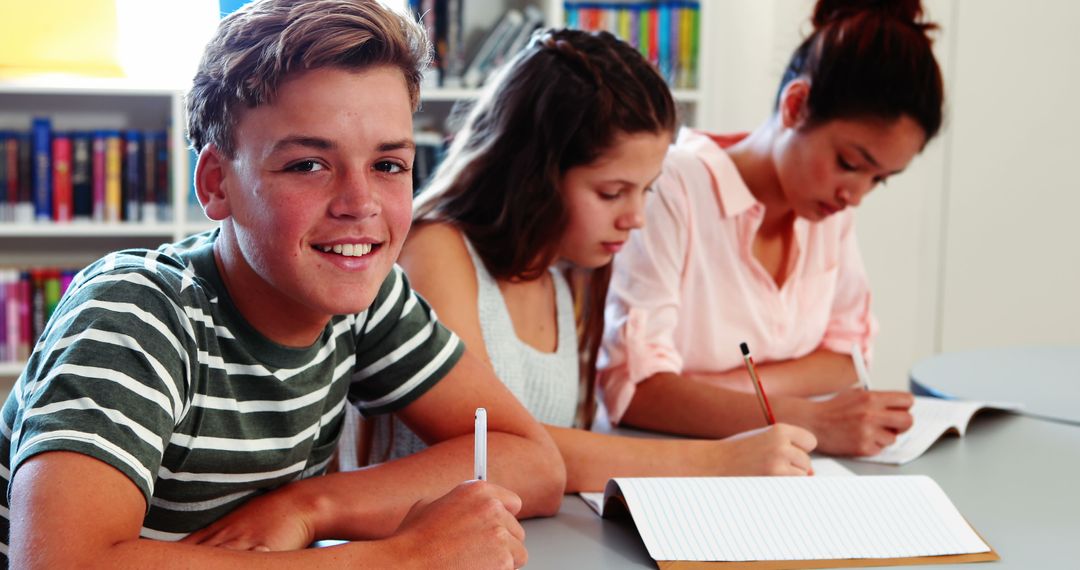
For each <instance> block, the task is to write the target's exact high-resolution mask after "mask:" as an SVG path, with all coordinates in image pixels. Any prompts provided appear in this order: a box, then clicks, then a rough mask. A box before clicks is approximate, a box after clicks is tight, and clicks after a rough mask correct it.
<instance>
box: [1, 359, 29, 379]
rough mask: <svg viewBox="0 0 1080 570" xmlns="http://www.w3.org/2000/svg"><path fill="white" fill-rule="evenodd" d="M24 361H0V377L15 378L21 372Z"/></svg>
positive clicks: (24, 364)
mask: <svg viewBox="0 0 1080 570" xmlns="http://www.w3.org/2000/svg"><path fill="white" fill-rule="evenodd" d="M24 366H26V363H25V362H0V378H15V377H17V376H18V375H19V374H22V370H23V367H24Z"/></svg>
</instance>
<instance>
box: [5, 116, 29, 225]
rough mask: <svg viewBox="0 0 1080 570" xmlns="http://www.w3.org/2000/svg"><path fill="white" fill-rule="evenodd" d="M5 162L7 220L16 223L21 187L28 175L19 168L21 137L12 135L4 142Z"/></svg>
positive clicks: (15, 134) (16, 134)
mask: <svg viewBox="0 0 1080 570" xmlns="http://www.w3.org/2000/svg"><path fill="white" fill-rule="evenodd" d="M4 159H5V160H4V162H5V163H6V164H7V168H6V169H5V170H7V210H8V211H7V215H8V217H7V220H8V221H11V222H13V221H15V219H16V214H15V212H16V211H17V210H18V209H19V186H20V184H21V182H22V180H21V179H22V177H24V176H26V174H27V173H25V172H22V170H21V169H20V168H19V135H18V133H11V134H10V135H9V136H8V138H7V140H5V141H4Z"/></svg>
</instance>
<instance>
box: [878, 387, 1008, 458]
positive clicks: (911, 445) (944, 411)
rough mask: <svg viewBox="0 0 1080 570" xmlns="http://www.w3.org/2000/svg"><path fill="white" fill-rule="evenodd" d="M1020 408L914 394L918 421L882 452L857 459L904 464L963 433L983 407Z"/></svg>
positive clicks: (912, 409)
mask: <svg viewBox="0 0 1080 570" xmlns="http://www.w3.org/2000/svg"><path fill="white" fill-rule="evenodd" d="M1019 409H1020V405H1019V404H1013V403H1006V402H976V401H970V400H943V399H941V398H929V397H925V396H915V404H914V405H912V406H911V415H912V416H913V417H914V419H915V423H914V424H912V426H911V429H909V430H908V431H906V432H904V433H902V434H900V436H899V437H897V438H896V441H895V442H894V443H893V444H892V445H890V446H889V447H886V448H885V449H883V450H881V453H878V454H877V455H872V456H870V457H859V458H857V459H859V460H861V461H871V462H874V463H892V464H896V465H903V464H904V463H907V462H909V461H911V460H913V459H915V458H917V457H919V456H920V455H922V454H923V453H926V450H927V449H930V446H931V445H933V444H934V442H935V441H937V440H938V439H940V438H941V436H943V435H945V434H946V433H949V432H954V433H956V434H958V435H961V436H962V435H964V433H965V432H966V431H967V426H968V423H970V422H971V418H972V417H973V416H974V415H975V414H976V413H977V412H979V411H980V410H1007V411H1018V410H1019Z"/></svg>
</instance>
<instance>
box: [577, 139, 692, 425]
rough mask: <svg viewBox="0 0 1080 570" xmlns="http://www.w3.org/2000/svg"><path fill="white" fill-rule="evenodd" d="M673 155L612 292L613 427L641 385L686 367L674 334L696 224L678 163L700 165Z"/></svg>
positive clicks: (609, 374) (608, 377) (608, 334)
mask: <svg viewBox="0 0 1080 570" xmlns="http://www.w3.org/2000/svg"><path fill="white" fill-rule="evenodd" d="M671 153H672V154H669V157H668V162H667V163H666V166H665V169H664V172H663V173H662V174H661V176H660V178H659V179H658V180H657V182H656V185H655V186H654V188H655V192H654V193H652V194H651V195H650V196H649V198H648V200H647V201H646V205H645V226H644V228H642V229H640V230H637V231H634V232H633V233H632V234H631V236H630V239H629V241H628V242H627V244H626V248H625V249H624V250H623V251H622V252H620V253H619V254H618V255H617V256H616V259H615V264H614V271H613V274H612V281H611V287H610V288H609V291H608V298H607V307H606V309H605V329H604V340H603V345H602V347H601V352H600V358H599V361H598V366H599V370H598V372H599V373H598V381H599V384H600V390H601V393H602V397H603V401H604V405H605V406H606V407H607V412H608V417H609V418H610V419H611V421H612V423H618V422H619V421H620V420H621V419H622V416H623V414H624V413H625V412H626V409H627V408H628V407H629V406H630V401H631V400H632V399H633V397H634V391H635V387H636V385H637V384H638V383H639V382H641V381H643V380H645V379H647V378H649V377H651V376H653V375H654V374H657V373H660V372H674V373H679V372H681V371H682V367H683V360H682V357H681V356H680V354H679V352H678V350H676V347H675V339H674V334H675V330H676V328H677V326H678V321H679V304H680V302H681V299H682V295H681V281H682V275H683V270H684V267H685V264H686V258H687V248H688V247H689V233H688V227H689V224H690V222H691V220H690V216H689V208H688V200H687V194H686V185H685V180H684V179H683V177H682V173H681V171H680V169H679V168H678V164H679V162H680V159H684V160H694V159H693V157H692V156H689V155H683V156H673V155H674V154H676V153H678V150H677V149H672V151H671ZM678 154H682V153H678Z"/></svg>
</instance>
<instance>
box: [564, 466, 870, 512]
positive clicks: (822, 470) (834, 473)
mask: <svg viewBox="0 0 1080 570" xmlns="http://www.w3.org/2000/svg"><path fill="white" fill-rule="evenodd" d="M810 464H811V465H812V466H813V468H814V476H816V477H854V476H855V473H853V472H852V471H851V470H850V469H848V468H847V467H844V466H843V465H841V464H840V463H839V462H838V461H836V460H835V459H829V458H827V457H813V458H811V459H810ZM578 495H580V496H581V500H583V501H585V504H587V505H589V507H591V508H592V510H593V511H594V512H596V514H598V515H602V514H604V493H603V491H601V492H584V493H578Z"/></svg>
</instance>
